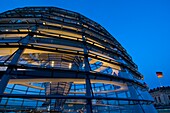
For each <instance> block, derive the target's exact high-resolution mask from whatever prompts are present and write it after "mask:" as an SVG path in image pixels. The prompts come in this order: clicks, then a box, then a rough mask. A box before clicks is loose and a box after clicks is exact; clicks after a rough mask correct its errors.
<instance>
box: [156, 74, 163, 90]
mask: <svg viewBox="0 0 170 113" xmlns="http://www.w3.org/2000/svg"><path fill="white" fill-rule="evenodd" d="M156 75H157V77H158V81H159V84H160V87H162V84H161V81H160V80H159V79H160V78H162V77H163V73H162V72H156Z"/></svg>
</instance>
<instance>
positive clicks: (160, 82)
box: [158, 78, 162, 87]
mask: <svg viewBox="0 0 170 113" xmlns="http://www.w3.org/2000/svg"><path fill="white" fill-rule="evenodd" d="M158 81H159V84H160V87H162V84H161V81H160V80H159V78H158Z"/></svg>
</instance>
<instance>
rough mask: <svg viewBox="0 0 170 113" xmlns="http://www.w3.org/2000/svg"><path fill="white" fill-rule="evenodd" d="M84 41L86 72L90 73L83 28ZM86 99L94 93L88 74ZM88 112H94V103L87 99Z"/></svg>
mask: <svg viewBox="0 0 170 113" xmlns="http://www.w3.org/2000/svg"><path fill="white" fill-rule="evenodd" d="M82 32H83V34H82V39H83V45H84V48H83V49H84V64H85V71H86V72H89V71H90V64H89V61H88V49H87V45H86V37H85V35H84V32H85V31H84V29H83V27H82ZM85 79H86V97H91V96H92V95H91V94H92V93H93V91H92V87H91V82H90V78H89V75H88V74H86V78H85ZM86 110H87V113H93V111H92V101H91V99H87V100H86Z"/></svg>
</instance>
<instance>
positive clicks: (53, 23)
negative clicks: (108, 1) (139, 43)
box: [0, 7, 156, 113]
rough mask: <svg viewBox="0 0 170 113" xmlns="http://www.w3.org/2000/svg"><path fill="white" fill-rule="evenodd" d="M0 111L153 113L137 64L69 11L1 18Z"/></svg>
mask: <svg viewBox="0 0 170 113" xmlns="http://www.w3.org/2000/svg"><path fill="white" fill-rule="evenodd" d="M0 76H1V81H0V95H1V99H0V111H2V112H58V113H119V112H120V113H136V112H137V111H138V113H147V112H149V111H150V112H151V111H152V113H154V112H156V111H155V109H154V107H153V105H152V102H153V99H152V98H151V96H150V95H149V94H148V91H147V87H146V85H145V84H143V83H142V82H139V81H143V75H142V74H140V73H139V72H138V68H137V66H136V64H135V63H134V62H133V61H132V58H131V56H130V55H128V53H127V52H126V50H125V49H124V48H123V47H122V46H121V45H120V43H119V42H118V41H117V40H116V39H115V38H114V37H113V36H112V35H111V34H110V33H108V32H107V31H106V30H105V29H104V28H103V27H102V26H100V25H99V24H97V23H96V22H94V21H92V20H90V19H88V18H86V17H85V16H83V15H81V14H79V13H75V12H72V11H68V10H64V9H59V8H55V7H25V8H17V9H14V10H9V11H6V12H4V13H1V14H0Z"/></svg>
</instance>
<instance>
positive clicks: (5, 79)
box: [0, 27, 37, 94]
mask: <svg viewBox="0 0 170 113" xmlns="http://www.w3.org/2000/svg"><path fill="white" fill-rule="evenodd" d="M36 30H37V27H35V28H33V30H32V31H33V32H34V31H36ZM32 37H33V34H28V35H27V36H26V37H25V38H23V39H22V40H21V43H22V45H23V46H26V45H27V44H28V43H29V40H30V38H32ZM23 51H24V48H23V47H21V48H19V49H18V50H17V51H16V52H15V54H14V56H13V58H12V60H11V63H10V64H9V66H8V68H7V70H6V72H5V74H4V75H3V76H2V78H1V81H0V94H3V93H4V91H5V88H6V86H7V84H8V82H9V80H10V78H11V75H10V74H11V72H12V71H13V70H14V67H13V66H14V65H17V62H18V60H19V58H20V56H21V54H22V53H23Z"/></svg>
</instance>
